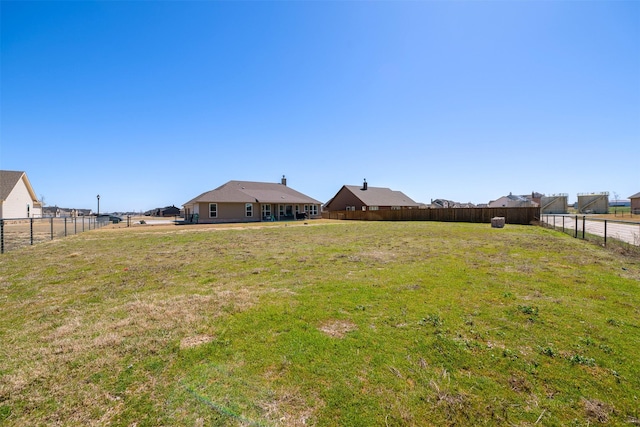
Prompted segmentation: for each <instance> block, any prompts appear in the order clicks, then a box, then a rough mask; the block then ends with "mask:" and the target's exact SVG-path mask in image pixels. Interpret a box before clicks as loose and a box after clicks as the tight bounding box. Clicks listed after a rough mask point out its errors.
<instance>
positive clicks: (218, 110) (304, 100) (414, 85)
mask: <svg viewBox="0 0 640 427" xmlns="http://www.w3.org/2000/svg"><path fill="white" fill-rule="evenodd" d="M1 8H2V9H1V19H2V22H1V23H2V27H1V38H0V43H1V61H2V62H1V64H0V71H1V74H0V83H1V87H0V89H1V92H0V97H1V98H0V103H1V105H0V106H1V115H0V118H1V130H0V138H1V139H0V168H2V169H5V170H24V171H26V172H27V175H28V176H29V178H30V180H31V183H32V185H33V186H34V189H35V191H36V193H37V194H38V195H39V196H44V199H45V203H47V204H49V205H58V206H61V207H77V208H93V209H95V207H96V206H95V205H96V195H97V194H100V196H101V200H100V204H101V208H100V210H101V211H129V210H136V211H139V210H147V209H151V208H154V207H159V206H166V205H172V204H175V205H177V206H180V205H181V204H182V203H184V202H186V201H188V200H190V199H191V198H193V197H195V196H197V195H198V194H200V193H202V192H204V191H208V190H211V189H213V188H215V187H218V186H219V185H221V184H223V183H225V182H227V181H229V180H232V179H237V180H252V181H268V182H279V180H280V178H281V176H282V175H283V174H284V175H286V176H287V180H288V184H289V185H290V186H291V187H292V188H294V189H296V190H299V191H301V192H303V193H305V194H307V195H309V196H311V197H314V198H316V199H318V200H320V201H323V202H325V201H327V200H328V199H329V198H331V197H332V196H333V195H334V194H335V193H336V192H337V191H338V190H339V189H340V187H341V186H342V185H343V184H353V185H356V184H360V183H361V182H362V180H363V179H364V178H366V179H367V181H368V183H369V185H370V186H377V187H390V188H392V189H394V190H401V191H403V192H405V193H406V194H407V195H409V196H410V197H412V198H413V199H415V200H416V201H419V202H427V203H428V202H429V201H430V200H431V199H435V198H445V199H451V200H456V201H461V202H467V201H471V202H474V203H486V202H488V201H489V200H493V199H497V198H498V197H500V196H502V195H505V194H508V193H509V192H513V193H514V194H526V193H530V192H531V191H537V192H541V193H545V194H553V193H568V194H569V196H570V197H569V200H570V202H571V201H575V199H576V194H577V193H584V192H591V191H609V192H610V193H611V194H612V195H613V193H616V194H619V196H620V197H621V198H623V197H627V196H629V195H631V194H634V193H636V192H638V191H640V2H637V1H452V2H444V1H274V2H270V1H264V2H261V1H240V2H231V1H224V2H214V1H192V2H177V1H68V2H55V1H34V2H30V1H2V2H1Z"/></svg>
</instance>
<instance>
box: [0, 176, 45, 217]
mask: <svg viewBox="0 0 640 427" xmlns="http://www.w3.org/2000/svg"><path fill="white" fill-rule="evenodd" d="M40 217H42V203H41V202H40V201H39V200H38V198H37V197H36V193H35V191H33V187H31V183H30V182H29V178H27V174H26V173H25V172H21V171H0V218H2V219H7V218H40Z"/></svg>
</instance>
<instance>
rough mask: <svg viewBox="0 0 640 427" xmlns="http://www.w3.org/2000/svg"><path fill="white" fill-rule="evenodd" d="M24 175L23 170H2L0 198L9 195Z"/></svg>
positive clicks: (5, 197) (0, 172)
mask: <svg viewBox="0 0 640 427" xmlns="http://www.w3.org/2000/svg"><path fill="white" fill-rule="evenodd" d="M22 175H24V172H21V171H0V200H6V199H7V197H9V193H11V191H13V189H14V188H15V186H16V184H17V183H18V181H20V178H22Z"/></svg>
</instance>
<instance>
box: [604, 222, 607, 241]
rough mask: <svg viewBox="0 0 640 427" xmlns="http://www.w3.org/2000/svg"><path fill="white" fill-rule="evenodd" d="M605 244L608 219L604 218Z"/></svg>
mask: <svg viewBox="0 0 640 427" xmlns="http://www.w3.org/2000/svg"><path fill="white" fill-rule="evenodd" d="M604 245H605V246H607V220H606V219H605V220H604Z"/></svg>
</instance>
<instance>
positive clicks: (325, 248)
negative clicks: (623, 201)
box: [0, 221, 640, 426]
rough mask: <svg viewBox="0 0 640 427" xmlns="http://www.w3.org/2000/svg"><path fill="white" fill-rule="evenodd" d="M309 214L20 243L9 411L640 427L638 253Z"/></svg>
mask: <svg viewBox="0 0 640 427" xmlns="http://www.w3.org/2000/svg"><path fill="white" fill-rule="evenodd" d="M297 224H300V225H299V226H292V225H290V226H283V225H276V226H270V227H264V228H251V227H248V228H244V229H217V230H214V229H209V230H204V229H198V228H195V227H192V228H190V227H188V226H178V227H175V228H172V229H165V228H158V229H154V228H153V227H148V228H144V227H141V228H135V229H134V228H130V229H126V228H124V229H118V230H96V231H92V232H88V233H83V234H81V235H77V236H72V237H68V238H66V239H61V240H55V241H51V242H48V243H44V244H40V245H37V246H33V247H29V248H25V249H23V250H18V251H14V252H9V253H7V254H4V255H2V256H1V257H0V308H1V314H0V340H1V342H2V345H1V346H0V424H6V425H106V424H110V425H123V426H124V425H127V426H129V425H137V426H157V425H166V426H175V425H185V426H194V425H195V426H199V425H207V426H208V425H223V426H225V425H229V426H235V425H247V426H248V425H257V426H275V425H286V426H289V425H315V426H335V425H341V426H349V425H352V426H373V425H379V426H394V425H395V426H404V425H435V426H439V425H470V424H473V425H478V424H481V425H482V424H485V425H518V426H525V425H535V424H537V425H544V426H553V425H557V426H566V425H575V426H586V425H593V424H598V423H606V422H608V423H610V424H612V425H637V424H639V423H640V410H639V408H640V358H639V357H638V351H639V349H640V259H638V258H633V257H624V256H622V255H617V254H615V253H612V252H610V251H607V250H605V249H602V248H600V247H598V246H595V245H591V244H589V243H587V242H584V241H580V240H577V239H573V238H571V237H568V236H566V235H562V234H560V233H558V232H554V231H552V230H546V229H543V228H540V227H533V226H511V225H507V226H506V227H505V228H504V229H492V228H490V226H489V225H486V224H458V223H434V222H414V223H393V222H340V223H328V224H325V223H321V222H317V223H316V222H314V221H310V222H309V224H310V225H307V226H305V225H301V223H297ZM316 224H317V225H316Z"/></svg>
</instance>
